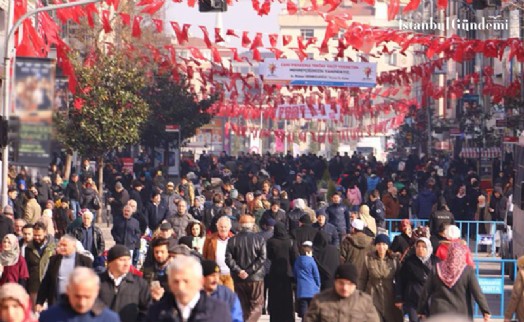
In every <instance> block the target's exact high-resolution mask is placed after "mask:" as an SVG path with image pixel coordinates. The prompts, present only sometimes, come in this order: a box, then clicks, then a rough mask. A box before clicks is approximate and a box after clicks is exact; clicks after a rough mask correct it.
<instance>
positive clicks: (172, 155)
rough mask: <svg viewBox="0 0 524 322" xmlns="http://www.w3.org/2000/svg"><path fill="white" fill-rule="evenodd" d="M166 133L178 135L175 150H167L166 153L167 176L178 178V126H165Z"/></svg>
mask: <svg viewBox="0 0 524 322" xmlns="http://www.w3.org/2000/svg"><path fill="white" fill-rule="evenodd" d="M165 131H166V133H178V139H177V140H178V142H177V148H176V150H175V151H172V150H171V149H168V151H166V152H167V174H168V175H170V176H180V148H181V146H182V133H181V130H180V125H178V124H171V125H166V129H165Z"/></svg>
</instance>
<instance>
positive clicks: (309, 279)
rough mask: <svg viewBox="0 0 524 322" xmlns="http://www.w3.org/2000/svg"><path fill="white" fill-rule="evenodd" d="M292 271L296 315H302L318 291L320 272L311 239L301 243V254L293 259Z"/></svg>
mask: <svg viewBox="0 0 524 322" xmlns="http://www.w3.org/2000/svg"><path fill="white" fill-rule="evenodd" d="M293 273H294V274H295V277H296V279H297V298H298V316H300V317H304V315H305V314H306V311H307V308H308V306H309V303H310V302H311V299H312V298H313V296H315V294H317V293H318V292H320V274H319V272H318V267H317V264H316V263H315V260H314V259H313V243H312V242H311V241H305V242H304V243H302V255H301V256H300V257H299V258H298V259H297V260H296V261H295V265H294V267H293Z"/></svg>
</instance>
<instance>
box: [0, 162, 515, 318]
mask: <svg viewBox="0 0 524 322" xmlns="http://www.w3.org/2000/svg"><path fill="white" fill-rule="evenodd" d="M494 163H495V162H494ZM511 163H512V160H511V156H506V157H505V158H504V161H503V162H500V161H498V168H496V167H495V169H498V170H500V171H497V172H496V173H497V175H496V178H494V180H495V181H494V184H495V189H494V193H493V195H488V194H486V193H485V192H484V191H482V190H481V189H480V185H479V182H480V181H479V177H478V174H477V172H476V169H475V167H474V165H473V164H472V163H470V162H468V160H464V159H449V158H447V157H434V158H428V157H423V158H418V157H416V156H415V155H409V156H408V157H407V158H405V159H400V158H399V157H391V158H390V159H389V160H388V162H386V163H382V162H379V161H377V160H376V158H375V157H374V156H373V155H372V154H371V155H369V156H367V157H364V156H362V155H360V154H357V153H355V154H354V155H352V156H349V155H347V154H345V155H343V156H342V155H338V154H337V155H336V156H335V157H334V158H332V159H330V160H329V161H328V160H325V159H323V158H322V157H320V156H316V155H313V154H309V155H302V156H297V157H293V156H291V155H290V154H287V155H280V156H276V155H269V154H266V155H255V154H241V155H239V156H238V157H233V156H228V155H226V154H225V153H221V154H220V155H217V156H214V155H208V154H206V153H204V154H203V155H201V156H200V158H199V160H198V161H196V162H191V161H190V160H189V161H188V160H186V161H184V162H183V163H182V174H181V178H180V181H179V182H177V184H175V183H174V182H172V181H168V179H167V178H165V177H164V175H163V171H162V170H161V169H150V168H149V167H148V166H146V165H145V164H140V166H137V165H135V169H134V170H135V171H134V173H135V174H134V175H133V174H132V173H131V172H129V171H128V170H123V168H121V167H120V166H119V164H118V163H110V162H108V163H107V165H106V167H105V168H104V169H103V171H104V186H105V188H106V189H107V190H108V193H107V195H108V197H107V198H106V199H105V200H101V199H100V197H99V196H100V194H99V192H98V191H99V189H102V188H103V187H97V186H96V184H95V183H94V181H93V178H95V177H96V175H97V173H96V171H95V170H94V169H93V168H92V167H91V165H90V163H89V161H88V160H85V161H84V162H83V163H82V165H81V167H80V168H79V169H75V171H74V173H73V174H72V175H71V176H70V178H69V180H67V181H66V182H64V181H63V180H62V171H61V170H62V169H61V167H60V165H53V166H51V168H50V172H49V175H48V176H45V177H43V178H40V179H39V180H38V181H37V182H36V183H33V181H32V178H31V177H30V176H29V175H28V174H27V173H26V171H25V170H24V169H21V170H19V171H18V173H17V172H16V171H15V170H14V169H12V171H11V172H10V174H9V176H10V179H11V185H10V188H9V193H8V194H9V200H8V206H6V207H5V208H4V209H3V215H2V216H0V239H1V240H2V248H1V252H0V264H1V268H2V275H1V277H0V320H1V321H9V322H17V321H33V319H35V318H34V316H35V314H39V319H40V321H119V320H120V321H126V322H131V321H195V322H196V321H198V322H205V321H224V322H227V321H235V322H238V321H246V322H254V321H258V320H259V319H260V317H261V316H262V315H263V314H268V315H269V316H270V321H272V322H288V321H295V315H296V314H298V316H299V317H300V318H302V320H303V321H307V322H317V321H318V322H320V321H348V322H349V321H351V322H353V321H358V322H361V321H372V322H401V321H405V320H406V319H407V320H409V321H411V322H413V321H417V322H418V321H421V320H422V319H425V318H426V317H430V316H436V315H438V314H440V313H450V312H451V313H456V314H460V315H463V316H465V317H466V318H472V316H473V307H472V299H474V300H475V301H476V302H477V304H478V306H479V309H480V312H481V313H482V315H483V316H484V320H485V321H488V320H489V319H490V310H489V307H488V305H487V301H486V298H485V297H484V295H483V294H482V292H481V289H480V286H479V283H478V280H477V278H476V276H475V269H474V264H473V259H472V255H471V252H470V250H469V248H468V244H467V240H468V239H469V238H470V237H472V236H471V234H476V233H477V232H471V230H468V231H462V230H461V229H460V228H459V227H457V226H456V225H455V221H456V220H486V221H491V220H494V221H496V220H504V219H506V216H508V214H509V213H510V211H511V208H510V205H511V202H510V201H508V199H509V200H511V193H512V184H513V179H512V177H513V173H512V171H510V170H509V169H511V168H512V165H511ZM103 201H104V202H107V204H108V205H110V210H107V211H110V212H111V218H112V229H111V235H112V237H113V239H114V241H115V243H116V245H115V246H113V247H111V248H110V249H109V250H106V241H105V240H104V236H103V234H102V231H101V229H100V228H99V227H98V226H97V225H95V221H96V216H97V211H98V210H100V209H101V207H102V206H103V204H104V202H103ZM509 215H510V214H509ZM387 219H401V221H400V224H399V225H394V227H393V230H395V231H396V232H397V233H398V235H397V236H395V237H394V238H393V240H392V238H391V236H392V235H391V236H390V235H388V233H392V231H387V230H386V228H387V227H386V220H387ZM411 219H427V220H428V223H429V224H428V227H425V226H419V227H415V225H413V223H412V222H411V221H410V220H411ZM493 229H495V228H494V227H491V226H490V225H488V224H486V225H485V226H484V225H482V226H479V230H482V231H480V232H479V233H483V232H484V233H486V232H491V231H492V230H493ZM494 251H496V249H495V247H493V252H494ZM520 264H522V266H524V260H523V261H522V263H520V261H519V265H520ZM519 281H520V284H519ZM518 285H520V286H519V287H520V288H522V277H520V276H519V278H518V279H517V284H516V287H517V286H518ZM519 302H520V298H518V297H517V295H515V297H514V298H512V301H511V302H510V306H509V307H508V313H507V314H509V316H511V314H512V313H513V312H514V311H516V312H517V314H522V313H519V312H521V311H522V310H521V309H520V306H519ZM510 311H511V312H510ZM519 316H520V315H519Z"/></svg>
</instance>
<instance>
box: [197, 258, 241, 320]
mask: <svg viewBox="0 0 524 322" xmlns="http://www.w3.org/2000/svg"><path fill="white" fill-rule="evenodd" d="M202 270H203V272H204V291H205V292H206V293H207V295H209V296H211V297H212V298H215V299H217V300H220V301H223V302H225V303H226V304H227V305H228V307H229V309H230V311H231V317H232V320H233V322H243V321H244V317H243V315H242V306H241V305H240V301H239V299H238V296H237V295H236V294H235V293H234V292H233V291H231V290H230V289H229V288H227V287H225V286H224V285H219V284H220V267H219V266H218V264H217V263H216V262H215V261H212V260H203V261H202Z"/></svg>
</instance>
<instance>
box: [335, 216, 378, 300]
mask: <svg viewBox="0 0 524 322" xmlns="http://www.w3.org/2000/svg"><path fill="white" fill-rule="evenodd" d="M351 227H352V232H351V234H350V235H348V236H347V237H346V238H344V240H343V241H342V244H341V245H340V256H341V257H342V258H341V261H342V262H343V263H353V264H354V265H355V267H356V269H357V272H358V275H360V273H361V272H362V270H363V269H364V265H365V261H366V255H367V254H368V253H369V252H371V251H373V238H372V237H369V236H368V235H366V234H365V233H364V228H365V227H364V222H363V221H362V220H360V219H354V220H353V222H352V223H351ZM357 286H358V289H359V290H363V285H357Z"/></svg>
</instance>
